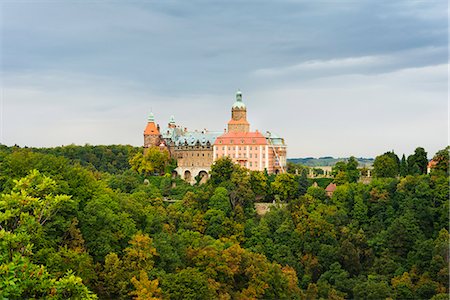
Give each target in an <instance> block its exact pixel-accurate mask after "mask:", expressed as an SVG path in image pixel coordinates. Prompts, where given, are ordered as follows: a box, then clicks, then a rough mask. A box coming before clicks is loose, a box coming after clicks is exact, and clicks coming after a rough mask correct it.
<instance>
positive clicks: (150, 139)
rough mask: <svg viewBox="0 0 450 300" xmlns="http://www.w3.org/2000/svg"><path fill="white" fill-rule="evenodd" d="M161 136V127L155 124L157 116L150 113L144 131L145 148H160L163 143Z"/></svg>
mask: <svg viewBox="0 0 450 300" xmlns="http://www.w3.org/2000/svg"><path fill="white" fill-rule="evenodd" d="M160 136H161V134H160V133H159V126H158V125H156V124H155V116H153V113H150V115H149V116H148V122H147V126H146V127H145V130H144V148H150V147H152V146H159V145H160V142H161V139H160Z"/></svg>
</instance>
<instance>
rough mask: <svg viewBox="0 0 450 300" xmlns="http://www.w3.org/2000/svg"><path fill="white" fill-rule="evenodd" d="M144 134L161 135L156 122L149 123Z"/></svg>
mask: <svg viewBox="0 0 450 300" xmlns="http://www.w3.org/2000/svg"><path fill="white" fill-rule="evenodd" d="M144 134H146V135H147V134H152V135H154V134H158V135H159V130H158V128H157V127H156V125H155V122H148V123H147V127H145V130H144Z"/></svg>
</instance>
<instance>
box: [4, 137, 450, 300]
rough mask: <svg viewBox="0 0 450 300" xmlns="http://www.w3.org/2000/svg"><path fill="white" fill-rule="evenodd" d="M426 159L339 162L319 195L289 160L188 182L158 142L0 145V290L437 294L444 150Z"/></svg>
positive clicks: (194, 295)
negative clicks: (284, 165)
mask: <svg viewBox="0 0 450 300" xmlns="http://www.w3.org/2000/svg"><path fill="white" fill-rule="evenodd" d="M427 155H428V154H427V153H426V152H425V150H424V149H423V148H421V147H418V148H417V149H416V150H415V152H414V153H412V154H411V155H409V156H408V157H406V156H405V155H403V156H402V157H401V158H399V157H398V156H397V155H396V154H395V153H394V152H386V153H384V154H381V155H379V156H377V157H376V158H375V160H374V169H373V178H372V179H371V181H370V182H369V183H367V182H365V183H362V182H360V180H359V179H360V171H359V170H358V162H357V160H356V159H355V158H354V157H352V158H350V159H349V160H348V161H346V162H339V163H337V164H336V165H335V166H334V168H333V178H330V179H329V181H333V182H334V183H336V184H337V188H336V190H335V191H334V192H333V194H332V195H331V196H329V195H327V193H326V192H325V189H324V188H325V186H326V184H328V182H317V184H314V179H311V178H307V176H306V174H307V167H305V166H301V165H299V166H297V168H295V166H294V167H293V166H292V165H291V166H290V168H289V170H294V169H296V170H299V169H300V172H298V171H297V172H295V173H294V172H292V173H289V172H288V173H284V174H278V175H269V174H267V173H266V172H257V171H249V170H247V169H245V168H242V167H240V166H238V165H235V164H233V163H232V161H231V160H230V159H227V158H224V159H220V160H218V161H216V162H215V164H214V165H213V166H212V168H211V173H210V176H211V178H210V179H209V180H208V182H207V183H205V184H195V185H193V186H191V185H189V184H187V183H185V182H184V181H183V180H181V179H179V178H176V177H173V176H172V173H171V170H172V169H173V168H175V167H176V163H175V162H174V161H171V160H170V158H169V156H168V155H167V153H162V154H161V153H160V151H159V150H157V149H150V151H148V152H147V153H146V154H145V155H144V154H142V148H137V147H131V146H120V145H114V146H90V145H85V146H75V145H70V146H62V147H56V148H46V149H36V148H20V147H17V146H15V147H8V146H4V145H3V146H2V145H0V194H1V195H0V298H2V299H28V298H39V299H40V298H45V299H388V298H389V299H435V300H438V299H442V300H443V299H448V297H449V268H448V266H449V260H448V259H449V233H448V222H449V214H448V213H449V173H448V168H449V147H447V148H445V149H442V150H441V151H439V152H437V153H436V154H434V155H433V156H432V157H433V162H434V165H433V168H432V169H431V171H430V172H429V174H428V172H427V164H428V159H427ZM430 158H431V157H430ZM168 199H170V201H167V200H168ZM257 202H271V203H275V205H274V206H273V208H272V209H271V210H270V211H269V212H267V213H266V214H264V215H258V214H257V213H256V211H255V203H257Z"/></svg>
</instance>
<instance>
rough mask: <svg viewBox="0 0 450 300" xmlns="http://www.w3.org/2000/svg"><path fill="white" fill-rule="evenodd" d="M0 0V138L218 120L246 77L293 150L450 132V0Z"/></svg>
mask: <svg viewBox="0 0 450 300" xmlns="http://www.w3.org/2000/svg"><path fill="white" fill-rule="evenodd" d="M274 2H275V1H224V2H212V1H198V2H195V1H143V0H141V1H130V2H128V1H99V0H97V1H80V0H79V1H50V0H47V1H12V0H11V1H8V0H4V1H2V2H0V9H1V15H0V20H1V21H0V26H1V28H0V33H1V34H0V37H1V40H0V41H1V48H0V49H1V72H2V73H1V103H0V104H1V106H0V109H1V114H0V115H1V120H0V143H3V144H6V145H13V144H19V145H21V146H25V145H26V146H39V147H41V146H56V145H66V144H71V143H75V144H81V145H83V144H85V143H89V144H132V145H142V143H143V137H142V133H143V129H144V127H145V124H146V118H147V115H148V113H149V112H150V110H152V111H153V113H154V114H155V117H156V120H157V122H159V123H161V124H166V123H167V122H168V119H169V117H170V115H172V114H173V115H175V119H176V121H177V123H179V124H181V125H184V126H186V127H188V128H189V129H203V128H207V129H209V130H223V128H225V126H226V123H227V121H228V120H229V118H230V108H231V105H232V103H233V102H234V97H235V92H236V90H237V89H241V90H242V93H243V99H244V102H245V103H246V104H247V108H248V119H249V121H250V123H251V127H252V129H259V130H260V131H267V130H268V131H271V132H276V133H278V134H279V135H281V136H283V137H284V138H285V140H286V142H287V144H288V146H289V148H288V157H306V156H314V157H319V156H326V155H331V156H335V157H339V156H350V155H355V156H362V157H374V156H376V155H378V154H381V153H383V152H385V151H388V150H394V151H395V152H397V153H398V154H400V155H401V154H402V153H406V154H409V153H411V152H413V151H414V149H415V148H416V147H417V146H423V147H424V148H425V149H426V150H427V151H428V152H429V156H430V157H431V156H432V154H434V153H435V152H436V151H437V150H439V149H442V148H443V147H445V146H446V145H447V144H448V101H447V92H448V68H447V61H448V39H447V37H448V29H447V24H448V23H447V21H448V20H447V18H448V17H447V15H448V7H447V1H445V0H442V1H412V0H408V1H380V0H373V1H360V0H353V1H331V0H329V1H277V3H274Z"/></svg>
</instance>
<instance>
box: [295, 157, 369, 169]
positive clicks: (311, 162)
mask: <svg viewBox="0 0 450 300" xmlns="http://www.w3.org/2000/svg"><path fill="white" fill-rule="evenodd" d="M347 160H348V157H339V158H334V157H331V156H324V157H319V158H315V157H304V158H288V160H287V161H288V162H291V163H295V164H302V165H305V166H308V167H318V166H320V167H325V166H334V165H335V164H336V163H337V162H338V161H347ZM357 160H358V162H359V165H360V166H361V167H362V166H371V165H372V164H373V161H374V159H373V158H364V157H359V158H357Z"/></svg>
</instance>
